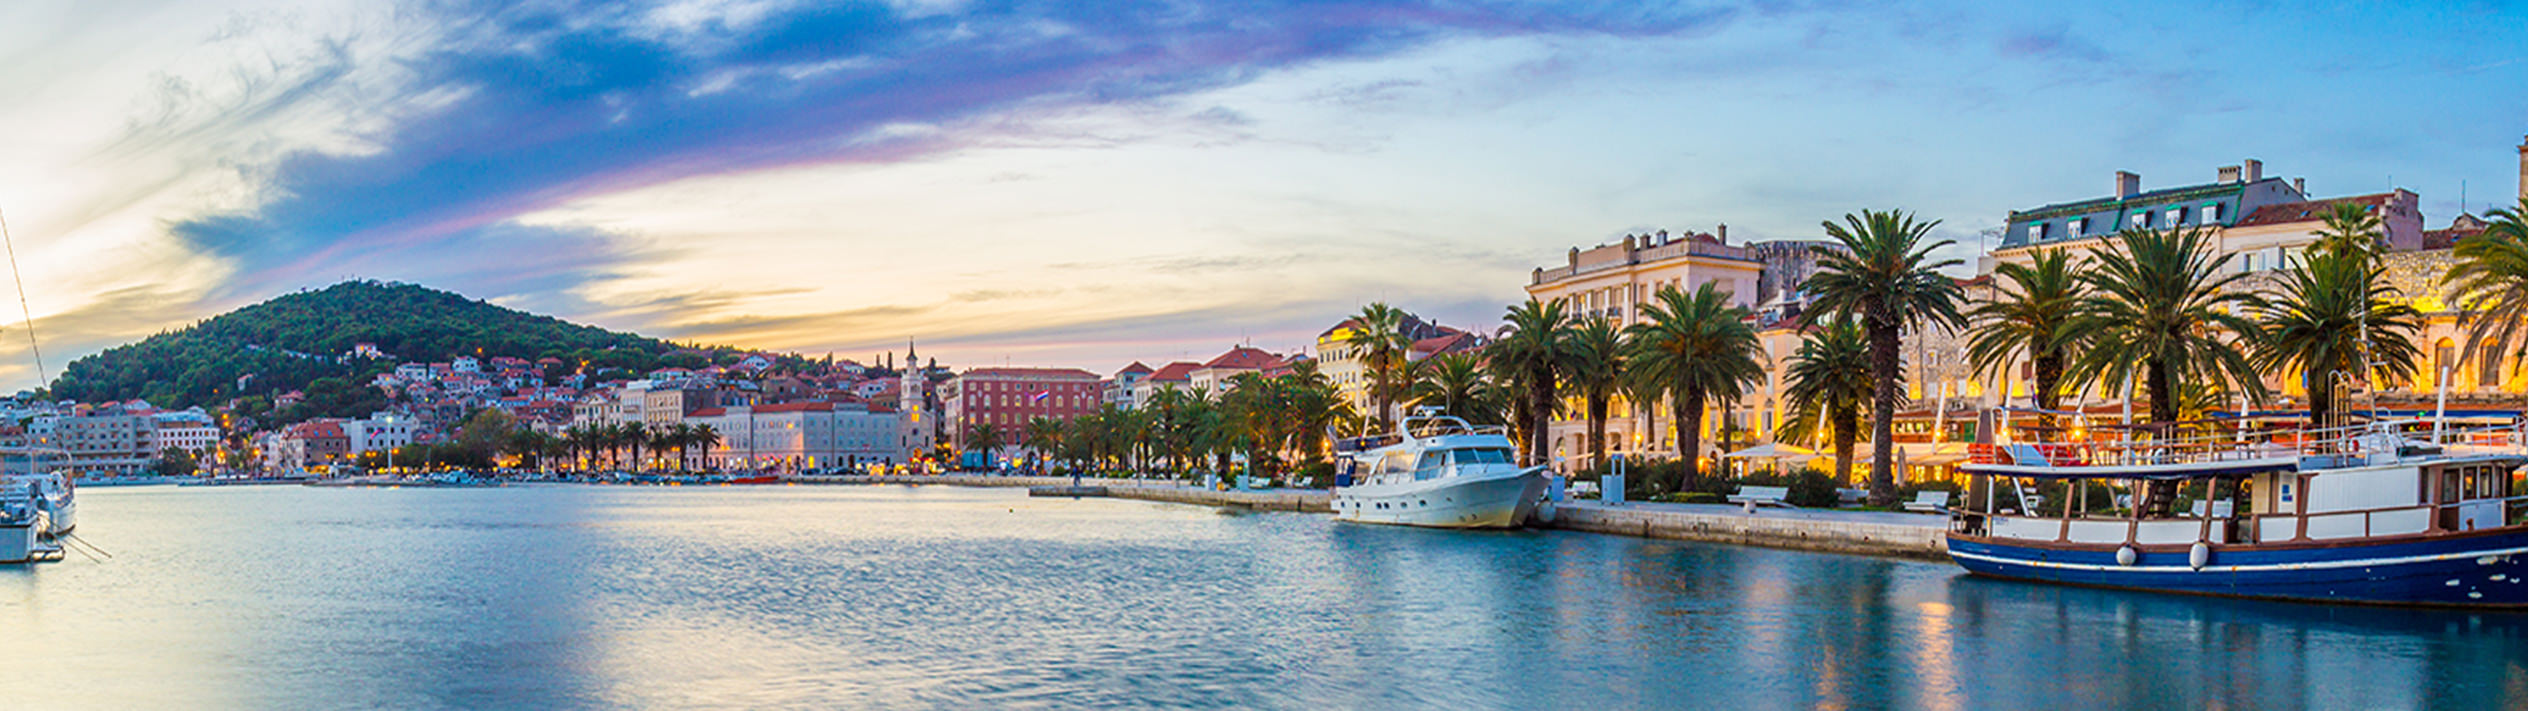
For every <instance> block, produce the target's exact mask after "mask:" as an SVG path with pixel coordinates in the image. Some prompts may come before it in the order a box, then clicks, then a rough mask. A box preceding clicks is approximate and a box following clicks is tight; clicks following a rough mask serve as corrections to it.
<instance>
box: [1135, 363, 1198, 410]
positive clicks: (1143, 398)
mask: <svg viewBox="0 0 2528 711" xmlns="http://www.w3.org/2000/svg"><path fill="white" fill-rule="evenodd" d="M1202 367H1203V364H1201V363H1193V362H1187V361H1181V360H1180V361H1177V362H1174V363H1169V364H1167V365H1163V366H1159V369H1158V370H1156V371H1153V372H1151V373H1150V374H1149V375H1146V376H1142V378H1141V379H1140V380H1137V381H1134V382H1133V384H1132V406H1133V407H1134V408H1139V407H1142V406H1145V405H1148V404H1150V400H1151V398H1155V397H1158V395H1159V392H1160V391H1163V390H1179V391H1186V392H1191V391H1192V390H1193V389H1194V385H1193V383H1194V371H1195V370H1197V369H1200V368H1202Z"/></svg>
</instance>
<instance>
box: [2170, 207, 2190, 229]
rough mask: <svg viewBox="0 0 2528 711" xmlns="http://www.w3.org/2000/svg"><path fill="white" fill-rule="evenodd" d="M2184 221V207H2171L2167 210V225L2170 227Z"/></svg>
mask: <svg viewBox="0 0 2528 711" xmlns="http://www.w3.org/2000/svg"><path fill="white" fill-rule="evenodd" d="M2185 223H2186V209H2185V208H2182V207H2180V208H2172V209H2170V210H2169V211H2168V226H2170V227H2175V226H2178V225H2182V224H2185Z"/></svg>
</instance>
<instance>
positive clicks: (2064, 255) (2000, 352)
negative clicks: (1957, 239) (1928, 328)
mask: <svg viewBox="0 0 2528 711" xmlns="http://www.w3.org/2000/svg"><path fill="white" fill-rule="evenodd" d="M1993 272H1994V273H1996V274H1999V275H2001V277H2002V278H2003V279H2007V280H2009V284H2008V285H2007V286H2003V287H2001V288H2000V289H1997V290H1996V291H1995V292H1994V294H1993V299H1992V300H1991V301H1987V302H1984V303H1981V304H1977V305H1976V306H1975V308H1974V309H1973V310H1971V311H1969V312H1968V313H1967V318H1968V319H1969V320H1970V321H1971V322H1973V323H1974V334H1973V336H1972V337H1971V338H1969V339H1968V341H1967V347H1966V349H1967V357H1968V360H1969V361H1970V362H1972V363H1974V365H1975V372H1976V374H1977V375H1981V376H1984V377H1986V378H1989V379H1994V380H1999V381H2002V382H2008V381H2009V378H2010V375H2009V372H2010V368H2011V366H2013V365H2016V364H2018V362H2019V361H2020V360H2021V359H2025V360H2027V361H2028V363H2029V366H2030V369H2031V370H2034V371H2035V376H2036V377H2035V378H2034V380H2035V382H2033V383H2031V384H2030V385H2031V386H2032V387H2031V391H2032V392H2030V393H2029V394H2030V395H2031V396H2032V398H2033V399H2034V400H2035V401H2036V407H2037V409H2039V410H2058V409H2061V407H2062V397H2063V368H2064V366H2065V364H2066V363H2068V362H2069V360H2070V358H2071V354H2072V350H2073V347H2074V344H2072V343H2071V342H2070V341H2067V340H2064V338H2063V336H2064V334H2065V331H2064V329H2063V326H2064V325H2065V324H2068V323H2070V322H2071V319H2072V315H2073V314H2074V313H2076V312H2077V311H2078V308H2077V307H2078V306H2079V304H2080V296H2081V291H2080V279H2079V277H2077V276H2075V275H2074V274H2073V272H2072V268H2071V253H2070V252H2067V251H2064V250H2054V251H2051V252H2039V253H2037V255H2036V257H2035V259H2034V260H2033V261H2030V262H2029V263H2027V264H2016V263H2005V264H2002V265H2001V266H1998V267H1995V268H1994V269H1993ZM2045 417H2047V418H2049V421H2050V418H2052V417H2053V415H2046V416H2045Z"/></svg>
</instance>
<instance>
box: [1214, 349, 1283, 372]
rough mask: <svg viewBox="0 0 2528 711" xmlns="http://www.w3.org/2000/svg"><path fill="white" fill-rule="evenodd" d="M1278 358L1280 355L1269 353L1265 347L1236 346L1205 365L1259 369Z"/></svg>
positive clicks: (1279, 358) (1237, 368)
mask: <svg viewBox="0 0 2528 711" xmlns="http://www.w3.org/2000/svg"><path fill="white" fill-rule="evenodd" d="M1278 360H1281V357H1280V356H1276V355H1273V354H1271V353H1267V352H1265V351H1264V350H1263V349H1260V348H1250V347H1247V346H1238V347H1236V348H1231V349H1229V352H1227V353H1222V354H1220V357H1217V358H1213V359H1211V361H1210V362H1207V363H1204V364H1203V367H1205V368H1228V369H1232V370H1259V369H1262V368H1263V367H1265V366H1268V365H1272V364H1273V362H1274V361H1278Z"/></svg>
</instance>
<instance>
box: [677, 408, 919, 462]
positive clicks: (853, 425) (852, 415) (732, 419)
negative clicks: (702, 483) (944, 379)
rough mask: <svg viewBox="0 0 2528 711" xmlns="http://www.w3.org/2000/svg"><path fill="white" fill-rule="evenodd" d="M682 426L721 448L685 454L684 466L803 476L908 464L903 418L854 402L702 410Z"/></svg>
mask: <svg viewBox="0 0 2528 711" xmlns="http://www.w3.org/2000/svg"><path fill="white" fill-rule="evenodd" d="M685 422H686V423H687V424H694V425H701V426H705V427H709V428H711V429H712V431H715V432H718V433H719V435H720V444H719V446H716V447H711V448H709V449H708V450H707V451H705V450H702V449H695V450H693V451H690V452H687V453H686V456H687V457H688V458H689V459H691V460H692V461H690V462H688V463H687V466H688V467H703V466H708V467H711V468H717V469H740V470H774V471H788V472H804V471H819V470H826V469H835V468H859V467H862V466H867V465H871V464H880V465H895V464H902V463H904V462H905V461H906V459H905V457H906V453H907V451H906V449H905V448H904V446H903V442H904V440H903V430H904V427H905V424H904V422H903V418H902V417H901V416H900V415H898V414H897V413H891V412H870V411H869V409H868V408H867V407H865V406H862V405H858V404H843V405H835V404H833V403H826V402H793V403H782V404H777V405H760V406H754V407H747V406H744V405H740V406H736V407H726V408H718V407H714V408H704V409H701V410H696V411H694V412H692V413H690V414H688V415H686V416H685Z"/></svg>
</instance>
